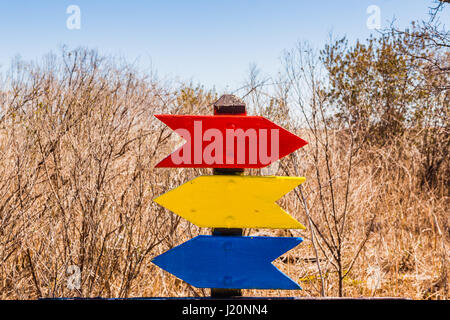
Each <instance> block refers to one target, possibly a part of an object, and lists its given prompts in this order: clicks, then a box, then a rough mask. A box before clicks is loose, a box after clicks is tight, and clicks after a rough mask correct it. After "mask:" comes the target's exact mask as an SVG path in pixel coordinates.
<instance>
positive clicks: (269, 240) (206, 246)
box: [152, 236, 303, 290]
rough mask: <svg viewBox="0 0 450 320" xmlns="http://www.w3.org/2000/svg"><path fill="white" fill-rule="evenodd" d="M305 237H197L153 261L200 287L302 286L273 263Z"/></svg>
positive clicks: (274, 287) (271, 287)
mask: <svg viewBox="0 0 450 320" xmlns="http://www.w3.org/2000/svg"><path fill="white" fill-rule="evenodd" d="M302 241H303V239H302V238H284V237H238V236H197V237H195V238H193V239H191V240H189V241H187V242H185V243H183V244H181V245H179V246H177V247H175V248H173V249H171V250H169V251H167V252H165V253H163V254H162V255H160V256H158V257H156V258H154V259H153V261H152V262H153V263H155V264H156V265H158V266H159V267H161V268H162V269H164V270H166V271H168V272H170V273H171V274H173V275H175V276H176V277H178V278H180V279H182V280H184V281H186V282H187V283H189V284H191V285H193V286H195V287H198V288H223V289H288V290H289V289H291V290H292V289H301V288H300V286H299V285H298V284H297V283H296V282H294V281H293V280H292V279H290V278H289V277H288V276H286V275H285V274H284V273H282V272H281V271H280V270H278V269H277V268H276V267H275V266H274V265H273V264H272V263H271V262H272V261H273V260H275V259H276V258H278V257H279V256H280V255H282V254H283V253H285V252H286V251H289V250H291V249H292V248H294V247H295V246H297V245H298V244H299V243H301V242H302Z"/></svg>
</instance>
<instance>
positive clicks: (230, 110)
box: [211, 94, 247, 298]
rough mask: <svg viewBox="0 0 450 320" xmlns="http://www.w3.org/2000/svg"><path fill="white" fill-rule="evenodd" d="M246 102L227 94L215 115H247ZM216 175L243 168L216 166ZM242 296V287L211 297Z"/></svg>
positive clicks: (225, 231) (234, 232)
mask: <svg viewBox="0 0 450 320" xmlns="http://www.w3.org/2000/svg"><path fill="white" fill-rule="evenodd" d="M246 114H247V112H246V109H245V103H244V102H243V101H242V100H241V99H239V98H238V97H236V96H234V95H232V94H225V95H223V96H221V97H220V99H219V100H217V101H216V102H215V103H214V115H246ZM213 174H214V175H242V174H244V169H242V168H214V169H213ZM242 232H243V229H239V228H214V229H213V230H212V235H213V236H242ZM239 296H242V291H241V289H219V288H211V297H214V298H231V297H239Z"/></svg>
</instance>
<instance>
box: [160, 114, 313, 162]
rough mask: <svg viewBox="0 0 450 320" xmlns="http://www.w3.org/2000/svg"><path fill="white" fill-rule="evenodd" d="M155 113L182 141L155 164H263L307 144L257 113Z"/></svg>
mask: <svg viewBox="0 0 450 320" xmlns="http://www.w3.org/2000/svg"><path fill="white" fill-rule="evenodd" d="M155 117H157V118H158V119H159V120H161V121H162V122H164V123H165V124H167V125H168V126H169V127H170V128H171V129H172V130H175V132H176V133H177V134H178V135H180V136H181V137H182V138H183V139H184V140H185V141H186V143H185V144H184V145H183V146H181V147H180V148H179V149H177V150H176V151H174V152H173V153H172V154H170V155H169V156H168V157H166V158H165V159H164V160H162V161H161V162H160V163H158V164H157V165H156V167H175V168H181V167H189V168H263V167H266V166H268V165H270V164H271V163H273V162H275V161H277V160H278V159H281V158H283V157H284V156H287V155H288V154H290V153H292V152H294V151H295V150H297V149H299V148H301V147H303V146H304V145H306V144H307V142H306V141H305V140H303V139H301V138H299V137H297V136H296V135H295V134H292V133H290V132H289V131H287V130H285V129H283V128H282V127H280V126H278V125H276V124H275V123H273V122H271V121H269V120H268V119H266V118H263V117H260V116H245V115H244V116H243V115H226V116H225V115H215V116H191V115H166V114H163V115H155Z"/></svg>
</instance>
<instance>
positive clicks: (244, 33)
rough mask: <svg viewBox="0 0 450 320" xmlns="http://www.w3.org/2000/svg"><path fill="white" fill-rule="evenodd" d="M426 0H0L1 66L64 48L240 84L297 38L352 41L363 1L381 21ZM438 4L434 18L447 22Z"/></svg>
mask: <svg viewBox="0 0 450 320" xmlns="http://www.w3.org/2000/svg"><path fill="white" fill-rule="evenodd" d="M431 4H432V2H431V0H430V1H426V0H321V1H319V0H317V1H307V0H278V1H275V0H222V1H215V0H209V1H205V0H201V1H200V0H199V1H195V0H191V1H186V0H185V1H181V0H172V1H170V0H166V1H150V0H147V1H144V0H128V1H117V0H109V1H106V0H104V1H100V0H78V1H77V0H70V1H65V0H40V1H36V0H34V1H33V0H1V1H0V39H1V41H2V45H1V47H0V48H1V50H0V65H1V66H2V70H4V69H5V67H6V66H8V65H9V63H10V61H11V58H13V57H14V56H15V55H20V56H22V57H23V58H24V59H27V60H28V59H36V58H40V57H42V56H43V55H44V54H46V53H48V52H50V51H57V50H58V48H59V47H60V46H61V45H63V44H65V45H68V46H69V47H76V46H80V45H81V46H88V47H91V48H96V49H98V50H99V51H100V52H101V53H104V54H113V55H119V56H122V57H125V58H126V59H127V60H129V61H130V62H135V63H137V64H138V65H139V66H140V67H141V68H144V69H145V68H149V66H153V68H154V69H155V70H156V71H157V73H158V75H159V77H161V78H164V77H167V78H172V77H178V78H179V79H180V80H192V81H193V82H194V83H201V84H204V85H205V86H206V87H213V86H215V87H216V89H218V90H224V89H225V88H227V87H228V89H231V90H232V89H235V88H238V87H240V86H241V85H242V82H243V81H244V78H245V77H246V75H247V73H248V69H249V65H250V64H251V63H256V64H257V65H258V66H259V67H260V68H261V69H262V70H263V71H264V72H267V73H275V72H276V71H277V70H278V68H279V58H280V56H281V54H282V51H283V50H284V49H289V48H292V47H294V46H295V44H296V42H297V41H304V40H306V41H309V42H310V43H311V44H312V45H313V46H315V47H318V48H320V47H322V46H323V44H324V43H325V42H326V41H327V39H328V37H329V34H330V32H332V33H333V34H334V35H335V36H342V35H347V36H348V38H349V39H350V40H351V41H353V40H355V39H357V38H359V39H365V38H367V37H368V36H369V35H370V33H371V32H374V30H370V29H369V28H368V27H367V25H366V21H367V19H368V17H369V14H367V12H366V10H367V8H368V7H369V6H370V5H377V6H378V7H379V8H380V14H381V25H382V27H383V26H387V25H388V24H389V23H388V22H389V21H391V20H392V19H393V18H396V19H397V21H398V24H399V25H400V26H405V25H407V24H409V22H410V21H411V20H417V19H423V18H426V16H427V12H428V7H429V6H430V5H431ZM69 5H77V6H79V8H80V10H81V29H79V30H69V29H68V28H67V27H66V20H67V19H68V17H69V14H67V13H66V9H67V7H68V6H69ZM449 13H450V11H449V9H448V8H446V11H444V12H443V13H442V14H441V21H442V22H443V23H445V24H446V25H447V26H448V24H449V23H450V14H449Z"/></svg>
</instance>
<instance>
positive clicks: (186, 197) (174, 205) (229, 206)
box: [153, 175, 305, 229]
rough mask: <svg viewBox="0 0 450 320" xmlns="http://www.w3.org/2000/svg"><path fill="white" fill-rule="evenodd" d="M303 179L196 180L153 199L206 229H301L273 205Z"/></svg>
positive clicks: (211, 177) (225, 178) (219, 178)
mask: <svg viewBox="0 0 450 320" xmlns="http://www.w3.org/2000/svg"><path fill="white" fill-rule="evenodd" d="M304 181H305V178H304V177H273V176H265V177H257V176H231V175H215V176H200V177H197V178H195V179H193V180H191V181H188V182H186V183H185V184H183V185H181V186H179V187H178V188H175V189H173V190H171V191H169V192H167V193H165V194H163V195H162V196H160V197H158V198H156V199H154V200H153V201H155V202H156V203H159V204H160V205H162V206H163V207H165V208H167V209H169V210H171V211H173V212H174V213H176V214H178V215H179V216H181V217H183V218H185V219H187V220H189V221H190V222H192V223H194V224H195V225H197V226H199V227H206V228H278V229H305V227H304V226H303V225H302V224H301V223H300V222H298V221H297V220H295V219H294V218H292V217H291V216H290V215H289V214H288V213H287V212H286V211H284V210H283V209H281V208H280V206H278V205H277V204H276V203H275V201H277V200H278V199H280V198H281V197H282V196H283V195H285V194H286V193H288V192H289V191H291V190H292V189H294V188H295V187H296V186H298V185H299V184H301V183H303V182H304Z"/></svg>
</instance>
